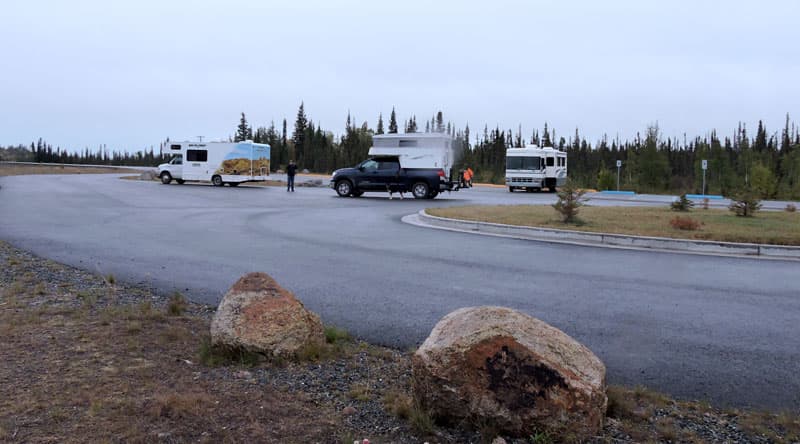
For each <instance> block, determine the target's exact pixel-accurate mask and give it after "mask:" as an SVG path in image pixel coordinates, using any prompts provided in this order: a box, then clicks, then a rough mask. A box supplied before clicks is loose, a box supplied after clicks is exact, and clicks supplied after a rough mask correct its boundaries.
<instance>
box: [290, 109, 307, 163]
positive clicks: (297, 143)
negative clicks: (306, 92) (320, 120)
mask: <svg viewBox="0 0 800 444" xmlns="http://www.w3.org/2000/svg"><path fill="white" fill-rule="evenodd" d="M307 128H308V118H307V117H306V112H305V109H304V104H303V102H300V108H299V109H298V110H297V119H296V120H295V122H294V133H293V134H292V142H294V155H295V157H296V159H289V160H295V163H297V165H298V166H302V160H303V155H304V154H305V143H306V129H307ZM290 157H291V156H290Z"/></svg>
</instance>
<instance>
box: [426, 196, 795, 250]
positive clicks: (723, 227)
mask: <svg viewBox="0 0 800 444" xmlns="http://www.w3.org/2000/svg"><path fill="white" fill-rule="evenodd" d="M426 211H427V212H428V213H429V214H431V215H434V216H441V217H450V218H455V219H465V220H475V221H483V222H493V223H501V224H510V225H522V226H532V227H545V228H558V229H569V230H579V231H589V232H606V233H618V234H633V235H642V236H657V237H671V238H681V239H699V240H715V241H723V242H748V243H761V244H776V245H800V213H790V212H786V211H763V212H759V213H758V214H757V215H756V216H755V217H748V218H744V217H736V216H735V215H734V214H733V213H731V212H730V211H726V210H702V211H692V212H691V213H690V214H691V215H692V218H693V219H694V220H696V221H697V222H698V223H699V224H700V229H698V230H696V231H687V230H678V229H674V228H672V227H671V226H670V220H671V219H672V218H674V217H675V213H674V212H672V211H670V210H669V208H667V207H666V206H665V207H663V208H662V207H582V208H581V212H580V215H579V217H580V219H581V223H580V224H577V225H572V224H564V223H562V222H561V221H560V220H559V219H558V214H557V213H556V212H555V211H554V210H553V208H551V207H550V206H541V205H540V206H536V205H516V206H502V205H501V206H468V207H451V208H435V209H428V210H426Z"/></svg>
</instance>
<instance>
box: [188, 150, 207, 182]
mask: <svg viewBox="0 0 800 444" xmlns="http://www.w3.org/2000/svg"><path fill="white" fill-rule="evenodd" d="M207 170H208V150H207V149H206V148H199V147H198V148H189V149H187V150H186V155H185V156H184V158H183V178H184V179H186V180H211V176H210V175H209V174H208V171H207Z"/></svg>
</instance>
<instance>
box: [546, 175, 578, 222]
mask: <svg viewBox="0 0 800 444" xmlns="http://www.w3.org/2000/svg"><path fill="white" fill-rule="evenodd" d="M584 194H586V191H583V190H581V189H578V187H576V186H575V183H574V182H573V181H572V180H570V179H567V183H566V184H564V186H563V187H562V188H561V191H559V192H558V202H556V203H554V204H553V208H555V210H556V211H558V213H559V214H560V215H561V221H562V222H564V223H565V224H566V223H570V222H575V221H576V220H577V216H578V209H579V208H580V207H582V206H583V205H584V201H585V200H586V199H585V198H584V197H583V195H584Z"/></svg>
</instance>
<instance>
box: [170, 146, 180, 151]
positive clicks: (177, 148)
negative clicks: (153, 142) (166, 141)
mask: <svg viewBox="0 0 800 444" xmlns="http://www.w3.org/2000/svg"><path fill="white" fill-rule="evenodd" d="M169 149H171V150H180V149H181V146H180V145H170V146H169Z"/></svg>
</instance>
